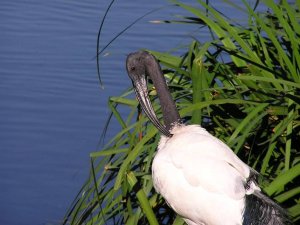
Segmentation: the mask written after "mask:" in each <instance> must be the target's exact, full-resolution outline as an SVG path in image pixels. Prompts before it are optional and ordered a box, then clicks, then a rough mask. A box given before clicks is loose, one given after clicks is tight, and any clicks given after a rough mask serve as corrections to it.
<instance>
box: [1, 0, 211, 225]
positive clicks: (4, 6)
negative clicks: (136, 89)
mask: <svg viewBox="0 0 300 225" xmlns="http://www.w3.org/2000/svg"><path fill="white" fill-rule="evenodd" d="M108 4H109V1H108V0H107V1H104V0H90V1H79V0H77V1H58V0H50V1H49V0H39V1H38V0H26V1H25V0H23V1H22V0H14V1H10V0H2V1H1V6H0V31H1V35H0V47H1V51H0V100H1V101H0V102H1V103H0V153H1V156H0V224H1V225H2V224H3V225H29V224H30V225H32V224H58V223H59V222H60V221H61V219H62V218H63V216H64V213H65V212H66V210H67V208H68V207H69V206H70V204H71V202H72V200H73V199H74V197H75V195H76V194H77V192H78V191H79V189H80V187H81V185H82V184H83V182H84V181H85V179H86V178H87V175H88V170H89V153H90V152H92V151H95V150H98V149H99V147H98V142H99V139H100V135H101V132H102V129H103V127H104V124H105V121H106V119H107V117H108V113H109V110H108V107H107V100H108V97H109V96H114V95H119V94H121V93H122V91H124V90H126V89H127V88H128V87H129V85H130V82H129V79H128V78H127V74H126V72H125V67H124V64H125V58H126V55H127V54H128V53H129V52H132V51H136V50H138V49H140V48H151V49H152V50H159V51H168V50H170V49H171V48H174V47H176V46H179V45H181V46H182V45H185V44H187V43H188V42H189V41H190V40H191V36H194V34H195V32H197V30H198V29H197V27H194V26H191V27H186V26H182V25H170V24H160V25H158V24H153V23H149V21H150V20H157V19H166V18H168V19H170V18H174V15H176V14H182V11H181V10H180V9H179V8H177V7H167V8H163V9H160V10H158V11H157V12H155V13H152V14H151V15H149V16H147V17H146V18H144V19H142V20H141V21H139V22H138V23H137V24H135V25H134V26H133V27H131V28H130V29H129V30H128V31H126V32H125V33H124V34H123V35H121V36H120V37H119V38H118V39H117V40H116V41H115V42H113V44H112V45H111V46H110V47H109V48H108V49H107V50H106V51H105V52H104V53H103V54H102V55H101V57H100V65H101V76H102V81H103V83H104V86H105V88H104V89H103V90H102V89H100V87H99V83H98V78H97V73H96V61H95V54H96V38H97V32H98V28H99V25H100V21H101V18H102V17H103V15H104V10H105V8H106V7H107V5H108ZM168 4H169V3H168V2H167V1H161V0H153V1H148V0H140V1H130V0H122V1H116V3H115V4H114V6H113V7H112V9H111V11H110V13H109V14H108V17H107V21H106V23H105V25H104V27H103V33H102V39H101V43H100V46H104V45H105V44H106V43H108V41H110V40H111V39H112V38H113V37H114V36H115V35H116V34H118V33H119V32H120V31H121V30H122V29H124V28H125V27H126V26H128V25H129V24H130V23H131V22H133V21H134V20H135V19H136V18H138V17H140V16H142V15H144V14H145V13H147V12H149V11H150V10H153V9H155V8H159V7H161V6H166V5H168ZM197 35H198V37H201V36H203V38H205V37H207V34H197ZM119 130H120V127H119V126H118V125H117V124H112V125H111V126H110V128H109V130H108V133H107V138H109V137H111V136H112V135H113V134H116V133H117V132H118V131H119Z"/></svg>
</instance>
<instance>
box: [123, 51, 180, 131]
mask: <svg viewBox="0 0 300 225" xmlns="http://www.w3.org/2000/svg"><path fill="white" fill-rule="evenodd" d="M126 68H127V73H128V75H129V77H130V79H131V80H132V83H133V86H134V89H135V92H136V95H137V99H138V100H139V102H140V104H141V106H142V108H143V110H144V112H145V114H146V115H147V116H148V117H149V119H150V120H151V122H152V123H153V124H154V125H155V126H156V127H157V129H159V130H160V132H162V133H163V134H164V135H165V136H168V137H171V136H172V135H171V133H170V130H171V129H172V127H173V126H174V125H175V124H178V123H180V121H181V119H180V116H179V113H178V110H177V108H176V105H175V102H174V100H173V98H172V96H171V94H170V91H169V89H168V86H167V84H166V80H165V77H164V75H163V73H162V71H161V68H160V65H159V63H158V62H157V60H156V59H155V57H154V56H153V55H151V54H150V53H148V52H145V51H140V52H134V53H131V54H129V55H128V57H127V60H126ZM146 76H149V77H150V79H151V80H152V82H153V85H154V87H155V89H156V91H157V94H158V98H159V101H160V104H161V109H162V114H163V120H164V125H162V124H161V123H160V122H159V120H158V119H157V117H156V115H155V112H154V110H153V107H152V105H151V103H150V99H149V96H148V90H147V82H146Z"/></svg>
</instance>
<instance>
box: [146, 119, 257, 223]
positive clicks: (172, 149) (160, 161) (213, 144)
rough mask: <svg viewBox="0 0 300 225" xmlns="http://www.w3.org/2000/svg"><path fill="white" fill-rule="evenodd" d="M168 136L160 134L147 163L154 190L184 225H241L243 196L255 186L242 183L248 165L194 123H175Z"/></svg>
mask: <svg viewBox="0 0 300 225" xmlns="http://www.w3.org/2000/svg"><path fill="white" fill-rule="evenodd" d="M171 134H173V136H172V137H171V138H168V137H165V136H162V137H161V140H160V142H159V146H158V152H157V155H156V156H155V158H154V161H153V164H152V175H153V183H154V187H155V189H156V191H157V192H159V193H160V194H161V195H162V196H164V198H165V199H166V201H167V202H168V204H169V205H170V206H171V208H173V209H174V210H175V211H176V212H177V213H178V214H180V215H181V216H183V217H184V218H188V219H185V221H186V222H187V223H188V224H190V225H195V224H223V225H233V224H242V212H243V210H244V205H245V195H246V194H249V193H252V192H253V191H254V189H257V190H260V189H259V187H257V186H256V185H251V188H250V189H249V190H246V189H245V187H244V186H245V184H246V181H247V178H248V177H249V175H250V168H249V167H248V166H247V165H246V164H245V163H243V162H242V161H241V160H240V159H239V158H238V157H237V156H236V155H235V154H234V153H233V152H232V150H231V149H230V148H229V147H228V146H227V145H225V144H224V143H223V142H221V141H220V140H219V139H217V138H215V137H213V136H212V135H211V134H209V133H208V132H207V131H206V130H205V129H203V128H201V127H200V126H197V125H189V126H185V125H178V126H175V127H174V128H173V129H172V130H171ZM199 202H200V203H202V204H199ZM216 210H217V212H218V213H217V215H218V216H216Z"/></svg>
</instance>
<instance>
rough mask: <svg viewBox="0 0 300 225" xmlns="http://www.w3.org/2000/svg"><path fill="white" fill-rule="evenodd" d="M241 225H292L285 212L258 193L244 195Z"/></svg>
mask: <svg viewBox="0 0 300 225" xmlns="http://www.w3.org/2000/svg"><path fill="white" fill-rule="evenodd" d="M245 201H246V202H245V203H246V207H245V210H244V219H243V225H292V224H293V223H292V221H291V218H290V217H289V215H288V213H287V211H286V210H285V209H283V208H281V207H280V206H279V205H278V204H277V203H275V202H274V201H273V200H271V199H270V198H268V197H267V196H266V195H264V194H263V193H262V192H260V191H254V193H253V194H250V195H246V200H245Z"/></svg>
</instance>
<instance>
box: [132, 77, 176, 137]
mask: <svg viewBox="0 0 300 225" xmlns="http://www.w3.org/2000/svg"><path fill="white" fill-rule="evenodd" d="M128 73H129V72H128ZM132 84H133V87H134V90H135V93H136V97H137V99H138V101H139V103H140V104H141V107H142V109H143V111H144V112H145V114H146V115H147V116H148V118H149V119H150V120H151V122H152V123H153V124H154V126H155V127H156V128H157V129H158V130H159V131H160V132H161V133H162V134H163V135H165V136H167V137H171V136H172V135H171V134H170V132H169V131H168V130H167V129H166V127H165V126H164V125H163V124H162V123H161V122H160V121H159V120H158V118H157V116H156V114H155V111H154V109H153V106H152V104H151V101H150V98H149V95H148V88H147V80H146V76H145V75H141V76H139V77H138V79H134V80H133V79H132Z"/></svg>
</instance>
